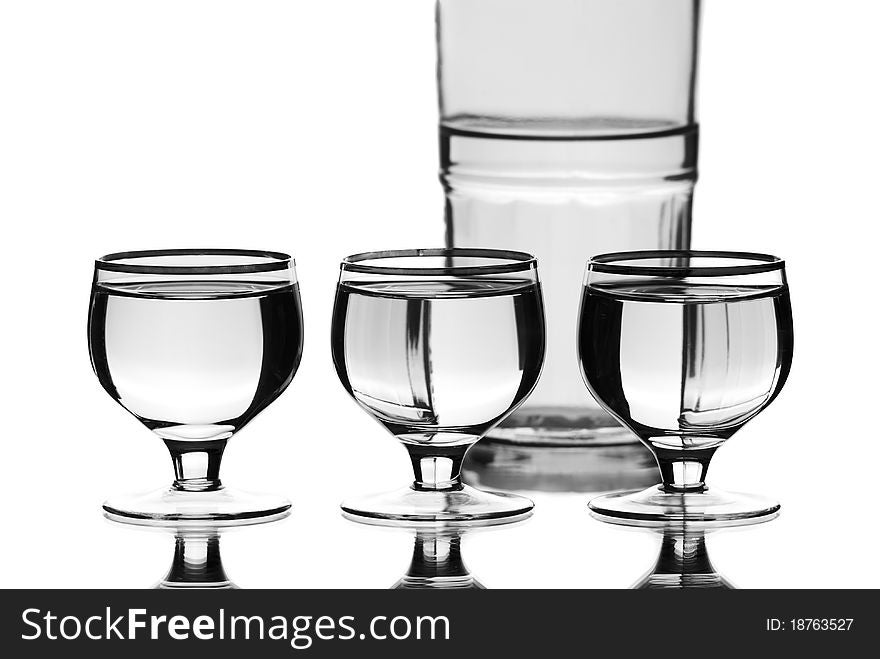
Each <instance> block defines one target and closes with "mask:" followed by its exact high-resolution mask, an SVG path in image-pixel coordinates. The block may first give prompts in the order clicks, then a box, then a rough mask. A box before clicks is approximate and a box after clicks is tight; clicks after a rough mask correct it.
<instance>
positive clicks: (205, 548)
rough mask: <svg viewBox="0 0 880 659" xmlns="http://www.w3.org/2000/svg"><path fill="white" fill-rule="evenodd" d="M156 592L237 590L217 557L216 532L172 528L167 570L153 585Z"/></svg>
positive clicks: (217, 543) (218, 532)
mask: <svg viewBox="0 0 880 659" xmlns="http://www.w3.org/2000/svg"><path fill="white" fill-rule="evenodd" d="M156 588H159V589H189V588H212V589H231V588H238V586H236V585H235V584H233V583H232V582H231V581H230V580H229V577H227V576H226V571H225V570H224V569H223V561H222V559H221V558H220V530H219V529H204V530H198V529H197V530H189V529H176V530H175V533H174V559H173V560H172V562H171V569H170V570H168V574H167V575H166V576H165V578H164V579H162V581H160V582H159V583H158V585H156Z"/></svg>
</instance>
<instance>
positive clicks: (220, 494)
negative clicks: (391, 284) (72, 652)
mask: <svg viewBox="0 0 880 659" xmlns="http://www.w3.org/2000/svg"><path fill="white" fill-rule="evenodd" d="M88 336H89V352H90V354H91V359H92V366H93V368H94V371H95V373H96V375H97V376H98V380H99V381H100V383H101V385H102V386H103V387H104V389H105V390H106V391H107V393H109V394H110V395H111V396H112V397H113V398H114V399H115V400H116V401H117V402H118V403H119V404H120V405H122V406H123V407H124V408H125V409H127V410H128V411H129V412H131V413H132V414H133V415H134V416H135V417H137V419H138V420H140V421H141V423H143V424H144V425H145V426H146V427H147V428H149V429H150V430H152V431H153V433H154V434H155V435H157V436H159V437H160V438H161V439H162V440H163V441H164V442H165V445H166V446H167V447H168V450H169V452H170V453H171V460H172V462H173V464H174V475H175V479H174V482H173V484H172V486H171V488H170V489H161V490H158V491H156V492H152V493H149V494H146V495H139V496H120V497H114V498H112V499H110V500H108V501H107V502H105V503H104V510H105V512H106V513H107V514H108V515H109V516H111V517H112V518H114V519H117V520H119V521H128V522H131V523H142V524H171V523H173V524H178V523H180V522H187V521H190V522H197V523H200V524H201V523H204V522H206V521H213V522H216V523H220V524H242V523H254V522H262V521H268V520H269V519H273V518H277V517H279V516H283V515H286V514H287V510H288V509H289V508H290V502H289V501H287V500H286V499H284V498H282V497H277V496H268V495H253V494H245V493H243V492H236V491H232V490H230V489H228V488H226V487H225V486H224V485H223V484H222V483H221V481H220V475H219V469H220V460H221V458H222V456H223V451H224V449H225V448H226V443H227V442H228V440H229V438H230V437H232V435H233V434H234V433H237V432H238V431H239V430H241V429H242V428H243V427H244V426H245V425H246V424H247V423H248V422H249V421H250V420H251V419H253V418H254V416H256V415H257V414H258V413H259V412H260V411H261V410H263V409H264V408H265V407H266V406H267V405H269V404H270V403H271V402H272V401H274V400H275V399H276V398H277V397H278V396H279V395H280V394H281V392H283V391H284V390H285V389H286V388H287V385H288V384H290V381H291V379H292V378H293V375H294V373H296V370H297V368H298V366H299V362H300V358H301V356H302V347H303V323H302V308H301V305H300V297H299V288H298V285H297V280H296V273H295V271H294V262H293V259H291V258H290V256H288V255H287V254H281V253H278V252H261V251H251V250H232V249H228V250H227V249H172V250H156V251H140V252H122V253H118V254H109V255H107V256H104V257H102V258H100V259H98V260H97V261H96V262H95V276H94V281H93V285H92V296H91V304H90V307H89V324H88Z"/></svg>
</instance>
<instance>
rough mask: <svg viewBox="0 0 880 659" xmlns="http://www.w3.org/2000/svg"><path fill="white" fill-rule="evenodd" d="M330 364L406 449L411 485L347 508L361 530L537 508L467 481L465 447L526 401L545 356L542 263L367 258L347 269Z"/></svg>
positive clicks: (485, 256) (483, 253) (393, 255)
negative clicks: (376, 525) (365, 524)
mask: <svg viewBox="0 0 880 659" xmlns="http://www.w3.org/2000/svg"><path fill="white" fill-rule="evenodd" d="M332 350H333V361H334V363H335V365H336V371H337V373H338V374H339V378H340V380H341V381H342V384H343V386H344V387H345V389H346V391H348V393H349V394H350V395H351V396H352V397H353V398H354V399H355V401H357V402H358V403H359V404H360V406H361V407H362V408H364V409H365V410H366V411H367V412H368V413H369V414H370V415H371V416H373V417H374V418H375V419H376V420H377V421H379V422H380V423H381V424H382V425H383V426H384V427H385V428H386V429H387V430H388V431H389V432H390V433H391V434H392V435H394V436H395V437H396V438H397V439H398V440H400V441H401V442H402V443H403V445H404V447H406V450H407V451H408V452H409V455H410V458H411V460H412V465H413V469H414V471H415V481H414V482H413V484H412V485H411V486H410V487H407V488H405V489H403V490H400V491H396V492H392V493H389V494H380V495H374V496H366V497H362V498H358V499H354V500H350V501H346V502H345V503H343V504H342V509H343V511H344V513H345V514H346V515H347V516H350V517H352V518H354V519H356V520H357V521H367V522H372V523H386V524H409V523H413V522H416V523H428V524H443V523H449V522H462V521H466V522H469V523H473V524H491V523H499V522H508V521H515V520H514V518H516V517H518V516H520V517H521V516H523V515H525V514H527V513H529V512H530V511H531V509H532V506H533V504H532V502H531V501H529V500H528V499H526V498H523V497H519V496H515V495H511V494H497V493H491V492H482V491H479V490H476V489H474V488H472V487H469V486H467V485H464V484H463V483H462V482H461V464H462V460H463V458H464V456H465V453H466V452H467V450H468V449H469V448H470V447H471V446H472V445H473V444H474V443H475V442H477V441H478V440H479V439H480V438H481V437H482V436H483V435H484V434H485V433H486V432H488V431H489V430H490V429H491V428H492V427H494V426H495V425H496V424H498V423H499V422H500V421H501V420H502V419H504V418H505V417H506V416H507V415H508V414H510V413H511V412H512V411H513V410H514V409H516V407H517V406H519V404H520V403H522V402H523V400H525V398H526V397H527V396H528V395H529V393H530V392H531V391H532V389H533V388H534V386H535V383H536V382H537V381H538V376H539V374H540V371H541V366H542V363H543V358H544V310H543V302H542V298H541V289H540V285H539V283H538V274H537V263H536V261H535V258H534V257H532V256H531V255H529V254H525V253H522V252H509V251H500V250H485V249H420V250H403V251H387V252H371V253H364V254H357V255H355V256H350V257H348V258H347V259H345V260H344V261H343V262H342V265H341V274H340V278H339V285H338V288H337V293H336V304H335V307H334V312H333V328H332Z"/></svg>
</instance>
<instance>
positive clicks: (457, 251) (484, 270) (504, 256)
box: [340, 247, 537, 275]
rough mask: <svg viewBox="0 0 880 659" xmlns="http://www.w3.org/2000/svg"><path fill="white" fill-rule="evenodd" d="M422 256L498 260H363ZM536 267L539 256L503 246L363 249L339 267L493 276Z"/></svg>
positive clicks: (388, 272)
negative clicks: (426, 264) (413, 263)
mask: <svg viewBox="0 0 880 659" xmlns="http://www.w3.org/2000/svg"><path fill="white" fill-rule="evenodd" d="M420 256H447V257H453V258H454V257H457V256H460V257H470V258H487V259H497V260H498V261H499V263H497V264H487V265H464V266H456V265H449V266H444V267H439V268H437V267H435V268H419V267H410V268H408V267H399V266H381V265H366V264H364V263H361V261H371V260H380V259H390V258H415V257H420ZM536 267H537V259H536V258H535V257H534V256H532V255H531V254H529V253H527V252H514V251H510V250H501V249H472V248H461V247H459V248H451V249H443V248H436V249H398V250H387V251H382V252H362V253H360V254H353V255H351V256H348V257H346V258H345V259H344V260H343V261H342V265H341V266H340V268H341V269H342V270H345V271H347V272H360V273H366V274H377V275H490V274H502V273H507V272H525V271H527V270H533V269H535V268H536Z"/></svg>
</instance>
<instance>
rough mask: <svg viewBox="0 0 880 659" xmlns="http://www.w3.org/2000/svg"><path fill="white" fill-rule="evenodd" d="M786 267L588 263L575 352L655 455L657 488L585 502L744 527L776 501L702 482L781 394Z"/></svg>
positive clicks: (635, 516)
mask: <svg viewBox="0 0 880 659" xmlns="http://www.w3.org/2000/svg"><path fill="white" fill-rule="evenodd" d="M792 334H793V333H792V319H791V303H790V301H789V293H788V285H787V283H786V276H785V264H784V262H783V261H782V260H780V259H778V258H776V257H774V256H769V255H766V254H752V253H741V252H707V251H650V252H620V253H616V254H605V255H601V256H596V257H593V259H591V260H590V263H589V266H588V269H587V278H586V284H585V286H584V293H583V299H582V303H581V313H580V328H579V339H578V350H579V356H580V362H581V367H582V372H583V376H584V380H585V381H586V383H587V387H588V388H589V389H590V391H591V392H592V394H593V396H594V397H595V398H596V400H597V401H599V403H600V404H601V405H602V406H603V407H604V408H605V409H606V410H608V411H609V412H610V413H611V414H613V415H614V416H615V417H616V418H617V419H618V420H619V421H620V422H621V423H623V424H624V425H625V426H626V427H627V428H629V429H630V430H631V431H632V432H633V433H635V434H636V435H637V436H638V437H639V439H641V440H642V442H643V443H644V444H645V445H646V446H647V447H648V448H649V449H650V450H651V451H652V452H653V454H654V457H655V458H656V460H657V464H658V465H659V467H660V476H661V479H662V484H661V485H659V486H655V487H651V488H648V489H647V490H643V491H637V492H623V493H613V494H608V495H605V496H600V497H598V498H596V499H593V500H592V501H591V502H590V508H591V509H592V510H593V511H594V512H595V513H598V514H599V515H602V516H606V517H609V518H617V519H624V520H633V521H659V522H665V521H668V520H670V519H675V520H686V521H723V522H728V523H735V522H736V521H737V520H740V521H743V520H750V519H751V520H754V519H755V518H759V517H764V516H768V515H772V514H774V513H775V512H776V511H777V510H778V509H779V504H778V503H777V502H775V501H771V500H769V499H765V498H764V497H759V496H755V495H746V494H733V493H727V492H722V491H720V490H717V489H715V488H710V487H708V486H707V485H706V483H705V478H706V471H707V469H708V467H709V461H710V460H711V458H712V456H713V455H714V453H715V451H716V450H717V449H718V447H720V446H721V445H722V444H723V443H724V442H725V441H726V440H727V439H729V438H730V437H731V436H732V435H733V434H734V433H735V432H737V431H738V430H739V429H740V428H742V426H743V425H744V424H745V423H746V422H747V421H749V420H750V419H753V418H754V417H755V416H756V415H757V414H758V413H759V412H761V410H763V409H764V408H765V407H767V406H768V405H769V404H770V403H771V402H772V401H773V400H774V399H775V398H776V396H777V395H778V394H779V391H780V390H781V389H782V386H783V385H784V384H785V380H786V378H788V373H789V370H790V368H791V358H792V343H793V338H792Z"/></svg>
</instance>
